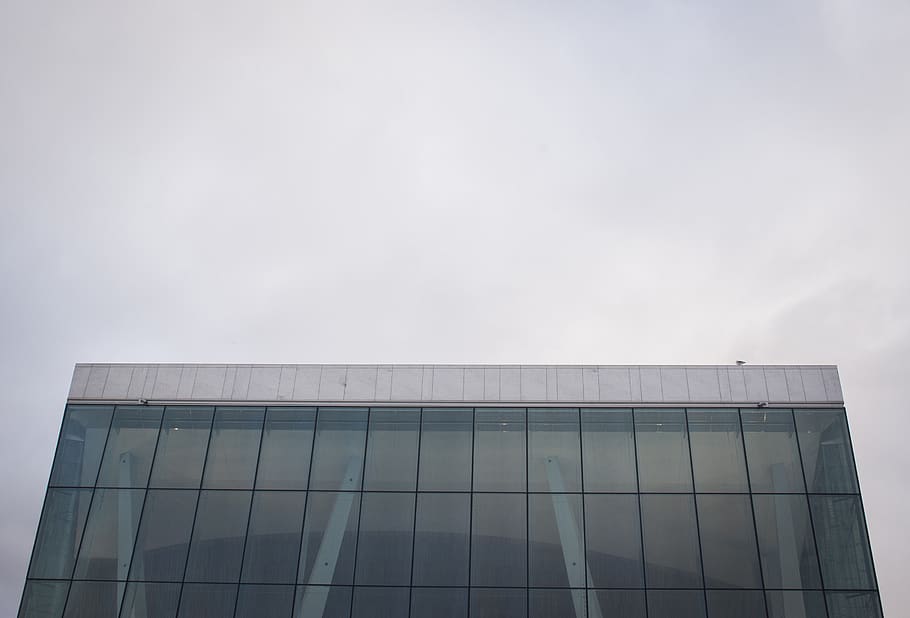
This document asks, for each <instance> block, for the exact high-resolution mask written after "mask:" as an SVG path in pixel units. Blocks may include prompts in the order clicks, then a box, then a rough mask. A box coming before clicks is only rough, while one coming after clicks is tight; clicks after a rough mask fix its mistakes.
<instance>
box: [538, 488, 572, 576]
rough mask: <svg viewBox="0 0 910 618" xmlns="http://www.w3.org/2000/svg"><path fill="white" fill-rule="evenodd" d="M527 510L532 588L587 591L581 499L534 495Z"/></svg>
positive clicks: (566, 495)
mask: <svg viewBox="0 0 910 618" xmlns="http://www.w3.org/2000/svg"><path fill="white" fill-rule="evenodd" d="M528 508H529V517H528V537H529V539H530V545H529V553H530V556H529V558H530V561H531V562H530V564H531V586H540V587H560V588H565V587H571V588H584V587H585V559H584V547H585V537H584V524H583V522H582V511H581V496H580V495H578V494H531V495H529V496H528Z"/></svg>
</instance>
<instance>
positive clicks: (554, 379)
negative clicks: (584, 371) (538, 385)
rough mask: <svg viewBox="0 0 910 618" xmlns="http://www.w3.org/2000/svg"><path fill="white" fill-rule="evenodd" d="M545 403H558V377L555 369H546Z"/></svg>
mask: <svg viewBox="0 0 910 618" xmlns="http://www.w3.org/2000/svg"><path fill="white" fill-rule="evenodd" d="M546 369H547V401H559V376H558V375H557V372H556V367H547V368H546Z"/></svg>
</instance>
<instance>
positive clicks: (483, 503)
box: [471, 494, 528, 615]
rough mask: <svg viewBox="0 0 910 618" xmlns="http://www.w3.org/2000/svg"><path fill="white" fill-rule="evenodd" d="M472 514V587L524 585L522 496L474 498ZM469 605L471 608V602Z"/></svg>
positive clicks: (524, 510) (525, 568)
mask: <svg viewBox="0 0 910 618" xmlns="http://www.w3.org/2000/svg"><path fill="white" fill-rule="evenodd" d="M472 512H473V523H472V530H471V584H472V585H475V586H524V585H526V582H527V564H528V562H527V547H526V543H527V530H526V522H527V503H526V497H525V496H524V495H521V494H476V495H475V496H474V505H473V511H472ZM471 603H472V607H473V600H472V602H471ZM472 615H473V610H472Z"/></svg>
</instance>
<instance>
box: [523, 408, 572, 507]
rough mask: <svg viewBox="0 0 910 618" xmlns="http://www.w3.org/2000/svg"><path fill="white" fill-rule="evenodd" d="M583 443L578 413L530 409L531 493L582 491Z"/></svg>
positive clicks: (567, 409)
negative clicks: (581, 442)
mask: <svg viewBox="0 0 910 618" xmlns="http://www.w3.org/2000/svg"><path fill="white" fill-rule="evenodd" d="M580 440H581V432H580V431H579V425H578V410H576V409H574V408H556V409H547V408H532V409H530V410H528V491H553V492H563V491H581V445H580Z"/></svg>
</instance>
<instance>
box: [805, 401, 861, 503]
mask: <svg viewBox="0 0 910 618" xmlns="http://www.w3.org/2000/svg"><path fill="white" fill-rule="evenodd" d="M794 415H795V416H796V428H797V430H798V431H799V446H800V452H801V453H802V456H803V469H804V470H805V471H806V483H807V484H808V485H809V492H812V493H829V494H834V493H858V492H859V487H858V485H857V483H856V474H855V472H854V468H853V449H851V448H850V437H849V436H848V435H847V417H846V414H845V413H844V411H843V410H795V411H794Z"/></svg>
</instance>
